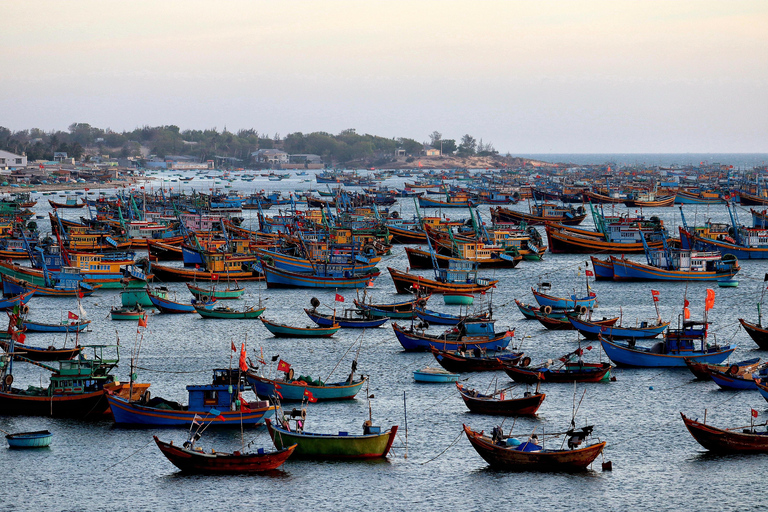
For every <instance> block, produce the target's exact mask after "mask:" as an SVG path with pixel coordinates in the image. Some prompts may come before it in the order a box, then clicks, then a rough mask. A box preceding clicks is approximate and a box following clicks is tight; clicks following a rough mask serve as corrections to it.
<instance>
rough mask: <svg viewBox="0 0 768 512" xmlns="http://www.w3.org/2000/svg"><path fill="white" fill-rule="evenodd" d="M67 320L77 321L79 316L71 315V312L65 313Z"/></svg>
mask: <svg viewBox="0 0 768 512" xmlns="http://www.w3.org/2000/svg"><path fill="white" fill-rule="evenodd" d="M67 319H68V320H79V319H80V317H79V316H77V315H76V314H74V313H73V312H71V311H67Z"/></svg>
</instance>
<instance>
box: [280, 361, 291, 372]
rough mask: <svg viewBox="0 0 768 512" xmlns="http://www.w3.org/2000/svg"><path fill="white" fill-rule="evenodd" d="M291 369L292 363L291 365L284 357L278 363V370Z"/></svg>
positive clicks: (285, 370)
mask: <svg viewBox="0 0 768 512" xmlns="http://www.w3.org/2000/svg"><path fill="white" fill-rule="evenodd" d="M290 370H291V365H289V364H288V363H286V362H285V361H283V360H282V359H281V360H280V362H279V363H277V371H279V372H287V371H290Z"/></svg>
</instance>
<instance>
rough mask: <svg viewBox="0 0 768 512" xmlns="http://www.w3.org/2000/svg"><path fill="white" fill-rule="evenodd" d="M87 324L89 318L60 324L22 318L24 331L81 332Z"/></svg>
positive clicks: (89, 323) (88, 323) (89, 322)
mask: <svg viewBox="0 0 768 512" xmlns="http://www.w3.org/2000/svg"><path fill="white" fill-rule="evenodd" d="M89 325H91V321H90V320H76V321H74V322H69V323H61V324H45V323H42V322H33V321H31V320H24V321H23V323H22V326H23V328H24V331H25V332H63V333H70V332H83V331H85V329H86V328H87V327H88V326H89Z"/></svg>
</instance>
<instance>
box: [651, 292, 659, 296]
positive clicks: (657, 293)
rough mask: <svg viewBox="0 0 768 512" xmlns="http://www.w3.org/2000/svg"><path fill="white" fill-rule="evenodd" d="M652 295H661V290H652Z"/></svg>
mask: <svg viewBox="0 0 768 512" xmlns="http://www.w3.org/2000/svg"><path fill="white" fill-rule="evenodd" d="M651 295H653V296H654V297H658V296H659V290H651Z"/></svg>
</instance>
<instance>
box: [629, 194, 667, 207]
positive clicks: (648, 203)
mask: <svg viewBox="0 0 768 512" xmlns="http://www.w3.org/2000/svg"><path fill="white" fill-rule="evenodd" d="M675 197H677V195H676V194H671V195H668V196H659V197H655V196H654V195H653V194H650V195H645V196H643V195H642V194H641V195H639V196H637V198H634V199H627V200H626V201H624V205H625V206H627V207H629V208H666V207H668V206H674V205H675Z"/></svg>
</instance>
